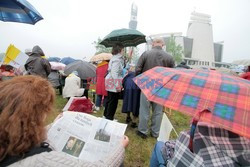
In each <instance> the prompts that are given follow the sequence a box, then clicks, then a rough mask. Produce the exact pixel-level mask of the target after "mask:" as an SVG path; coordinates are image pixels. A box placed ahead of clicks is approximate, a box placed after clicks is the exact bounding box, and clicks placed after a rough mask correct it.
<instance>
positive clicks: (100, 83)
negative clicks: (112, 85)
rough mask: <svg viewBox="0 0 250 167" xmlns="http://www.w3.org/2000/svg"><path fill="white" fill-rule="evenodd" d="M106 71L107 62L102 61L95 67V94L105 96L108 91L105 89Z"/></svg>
mask: <svg viewBox="0 0 250 167" xmlns="http://www.w3.org/2000/svg"><path fill="white" fill-rule="evenodd" d="M107 71H108V62H107V61H102V62H101V63H100V64H98V66H97V68H96V94H97V95H103V96H107V95H108V93H107V91H106V89H105V76H106V74H107Z"/></svg>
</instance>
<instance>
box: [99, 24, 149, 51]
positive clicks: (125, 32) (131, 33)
mask: <svg viewBox="0 0 250 167" xmlns="http://www.w3.org/2000/svg"><path fill="white" fill-rule="evenodd" d="M117 42H121V43H122V44H123V45H124V46H125V47H127V46H137V45H139V44H141V43H144V42H146V39H145V35H144V34H142V33H141V32H140V31H137V30H133V29H126V28H123V29H118V30H114V31H112V32H111V33H109V34H108V35H107V36H106V37H105V38H104V39H103V40H102V41H101V42H100V44H102V45H104V46H105V47H112V46H113V45H114V44H115V43H117Z"/></svg>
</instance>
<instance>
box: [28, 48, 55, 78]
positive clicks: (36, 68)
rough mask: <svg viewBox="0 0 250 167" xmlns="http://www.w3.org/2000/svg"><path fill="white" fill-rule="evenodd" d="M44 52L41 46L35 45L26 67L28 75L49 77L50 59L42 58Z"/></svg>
mask: <svg viewBox="0 0 250 167" xmlns="http://www.w3.org/2000/svg"><path fill="white" fill-rule="evenodd" d="M43 56H44V53H43V51H42V49H41V48H40V47H39V46H34V48H33V49H32V53H31V54H30V56H29V58H28V60H27V61H26V63H25V65H24V67H25V70H26V71H27V74H28V75H39V76H41V77H44V78H47V77H48V75H49V74H50V71H51V66H50V64H49V61H48V60H47V59H45V58H42V57H43Z"/></svg>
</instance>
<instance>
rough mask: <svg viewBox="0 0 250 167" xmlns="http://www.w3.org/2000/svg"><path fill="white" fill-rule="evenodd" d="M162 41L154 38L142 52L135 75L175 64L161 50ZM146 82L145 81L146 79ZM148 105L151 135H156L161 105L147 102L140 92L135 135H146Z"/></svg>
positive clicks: (160, 118) (144, 136)
mask: <svg viewBox="0 0 250 167" xmlns="http://www.w3.org/2000/svg"><path fill="white" fill-rule="evenodd" d="M163 46H164V41H163V40H162V39H154V40H153V44H152V49H151V50H150V51H146V52H144V53H143V54H142V56H141V57H140V59H139V60H138V63H137V66H136V70H135V72H136V75H139V74H141V73H143V72H145V71H147V70H149V69H151V68H153V67H156V66H163V67H170V68H173V67H174V66H175V63H174V60H173V57H172V56H170V55H169V54H168V53H166V52H165V51H163V50H162V47H163ZM146 82H147V81H146ZM150 105H151V106H152V110H153V113H152V123H151V136H152V137H155V138H156V137H158V136H159V131H160V125H161V120H162V114H163V112H162V106H160V105H158V104H156V103H153V102H149V101H148V100H147V98H146V96H145V95H144V94H143V93H142V92H141V98H140V110H139V125H138V131H137V135H139V136H140V137H142V138H146V137H147V133H148V121H149V117H150Z"/></svg>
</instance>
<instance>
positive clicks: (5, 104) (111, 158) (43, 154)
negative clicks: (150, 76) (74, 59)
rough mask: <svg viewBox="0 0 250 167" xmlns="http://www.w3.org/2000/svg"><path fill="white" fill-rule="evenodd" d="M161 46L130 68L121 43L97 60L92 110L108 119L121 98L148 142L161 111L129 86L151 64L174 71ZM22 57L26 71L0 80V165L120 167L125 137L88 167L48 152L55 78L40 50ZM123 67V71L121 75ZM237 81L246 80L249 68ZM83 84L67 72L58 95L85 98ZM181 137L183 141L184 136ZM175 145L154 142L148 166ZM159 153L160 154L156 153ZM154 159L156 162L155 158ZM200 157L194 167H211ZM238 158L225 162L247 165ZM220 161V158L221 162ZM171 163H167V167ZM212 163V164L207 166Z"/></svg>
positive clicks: (156, 130) (128, 120)
mask: <svg viewBox="0 0 250 167" xmlns="http://www.w3.org/2000/svg"><path fill="white" fill-rule="evenodd" d="M163 46H164V41H163V40H162V39H154V40H153V43H152V49H151V50H149V51H146V52H144V53H143V54H142V55H141V57H140V58H139V60H138V63H137V64H136V65H135V64H131V63H129V62H126V61H125V58H124V56H123V55H124V46H123V45H122V44H121V43H116V44H115V45H114V46H113V48H112V55H113V56H112V58H111V59H110V60H103V61H101V62H99V63H98V64H97V68H96V96H97V98H96V101H95V110H96V111H97V112H99V111H100V109H101V108H104V112H103V117H104V118H106V119H109V120H114V119H115V113H116V111H117V105H118V101H119V99H123V106H122V113H126V123H131V127H133V128H136V127H138V130H137V131H136V134H137V135H138V137H141V138H142V139H146V138H147V137H148V135H149V134H150V135H151V137H154V138H157V137H158V136H159V131H160V125H161V120H162V116H163V112H162V110H163V107H162V106H161V105H159V104H157V103H154V102H150V101H148V100H147V98H146V96H145V94H144V93H142V92H141V91H140V89H139V88H138V87H137V85H136V84H135V83H134V82H133V78H134V77H136V76H137V75H140V74H142V73H143V72H145V71H147V70H149V69H152V68H153V67H156V66H162V67H169V68H174V67H175V61H174V59H173V57H172V56H171V55H169V54H168V53H167V52H165V51H164V50H163V49H162V48H163ZM27 54H28V55H29V58H28V60H27V62H26V63H25V65H24V67H25V71H26V72H25V73H24V76H19V77H14V78H13V79H11V80H8V81H4V82H0V166H8V165H12V166H36V165H38V166H121V165H122V162H123V159H124V154H125V153H124V148H126V147H127V145H128V142H129V141H128V137H127V136H124V139H123V140H122V141H121V143H120V144H118V145H117V147H116V149H115V150H114V151H113V152H111V153H110V154H109V155H107V157H106V158H105V160H103V161H97V162H94V163H91V162H87V161H86V162H85V161H79V160H77V159H73V158H72V157H70V156H68V155H66V154H64V153H63V152H57V151H55V150H52V148H50V146H49V144H48V143H46V142H45V141H46V133H47V130H48V129H47V128H46V127H45V125H44V123H45V119H46V117H47V116H48V115H49V114H50V113H51V111H52V106H53V104H54V100H55V91H54V89H53V87H52V85H56V86H54V87H57V86H60V85H61V83H52V85H51V84H50V83H49V81H48V78H49V77H48V76H49V75H50V74H52V73H53V72H55V73H53V75H56V77H60V76H59V74H58V73H57V72H56V71H53V70H52V69H51V65H50V63H49V61H48V60H47V59H46V58H44V52H43V51H42V49H41V48H40V47H39V46H34V47H33V49H32V51H31V52H30V53H27ZM177 68H185V69H190V67H189V66H187V65H186V64H185V62H181V63H180V64H179V65H177ZM124 69H126V70H125V71H124ZM6 71H8V72H10V73H11V72H13V69H8V67H7V70H6ZM65 77H66V76H65ZM241 77H242V78H245V79H248V80H250V66H249V67H248V70H247V72H246V73H245V74H242V75H241ZM50 82H51V81H50ZM88 84H89V81H88V80H87V79H84V80H83V79H81V78H80V77H79V73H78V72H77V71H73V72H72V73H71V74H70V75H68V76H67V77H66V78H65V81H64V87H63V89H62V87H61V91H60V93H61V94H62V96H63V97H64V98H68V99H69V98H70V97H80V96H86V98H88V89H89V87H88ZM34 92H36V93H34ZM151 108H152V114H150V113H151ZM131 114H132V115H131ZM137 118H139V119H137ZM149 120H151V127H150V128H149V127H148V122H149ZM137 123H138V125H137ZM52 124H53V123H52ZM204 128H213V127H210V126H209V127H208V126H206V125H203V126H199V128H198V130H200V131H197V132H196V133H197V134H196V137H197V136H198V135H207V134H203V133H205V132H204V130H203V129H204ZM221 131H223V130H221ZM209 132H210V131H209ZM221 133H222V134H223V135H225V134H226V133H231V132H224V131H223V132H221ZM182 136H184V137H186V138H188V136H185V134H184V133H183V134H182ZM184 137H183V138H184ZM183 138H179V139H180V141H181V140H182V141H184V139H183ZM237 138H239V140H238V141H239V142H240V141H244V143H248V144H249V141H248V140H245V139H242V138H240V137H238V136H237ZM195 139H196V138H195ZM198 139H199V138H198V137H197V140H198ZM218 140H219V139H218ZM185 141H186V140H185ZM204 142H205V141H204ZM205 143H207V142H205ZM168 144H169V143H168ZM171 144H173V145H171ZM178 144H179V145H178ZM219 144H220V143H219ZM233 144H235V143H233ZM175 146H178V147H181V146H180V142H179V143H178V141H176V142H175V143H170V144H169V145H167V147H166V145H164V144H162V143H161V144H159V143H157V145H156V146H155V148H154V151H153V154H152V158H151V166H152V167H153V166H160V165H162V164H163V165H164V166H166V164H167V163H168V162H169V161H168V160H169V159H167V160H166V157H170V158H173V157H171V156H172V154H171V155H169V154H167V155H166V154H163V152H162V148H164V149H165V150H167V151H168V153H171V151H170V152H169V150H171V148H173V147H175ZM170 147H171V148H170ZM245 148H247V149H249V145H247V146H245V145H244V149H245ZM159 150H161V151H160V152H159ZM175 150H177V149H175ZM194 151H196V152H197V155H199V154H200V152H199V150H194ZM241 151H242V150H241ZM243 152H244V151H243ZM220 153H221V150H220V151H217V152H216V154H218V155H219V154H220ZM159 155H160V157H161V158H159ZM205 156H206V155H203V154H201V155H199V157H198V160H197V162H195V163H196V164H198V166H202V165H203V166H206V164H209V165H210V166H211V163H210V162H209V160H205ZM240 156H241V158H239V157H237V158H232V157H229V159H230V158H231V159H234V160H235V159H236V160H235V161H233V162H232V163H231V164H233V165H235V164H237V163H241V164H243V165H249V159H248V160H247V159H245V157H244V156H248V157H249V154H246V155H245V154H243V155H241V154H240ZM162 157H163V158H162ZM242 157H243V158H242ZM196 158H197V157H196ZM199 158H200V159H202V162H200V161H199ZM220 158H221V157H220ZM223 158H224V156H222V158H221V159H223ZM57 159H60V161H57ZM210 159H211V157H210ZM68 162H71V163H68ZM230 162H231V161H230ZM171 163H172V166H175V165H176V164H174V161H171ZM171 163H169V164H170V165H171ZM195 163H193V164H195ZM200 163H201V164H200ZM225 164H226V163H225ZM185 165H188V164H184V166H185ZM189 165H190V164H189ZM212 165H214V164H213V163H212ZM229 166H230V165H229Z"/></svg>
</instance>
